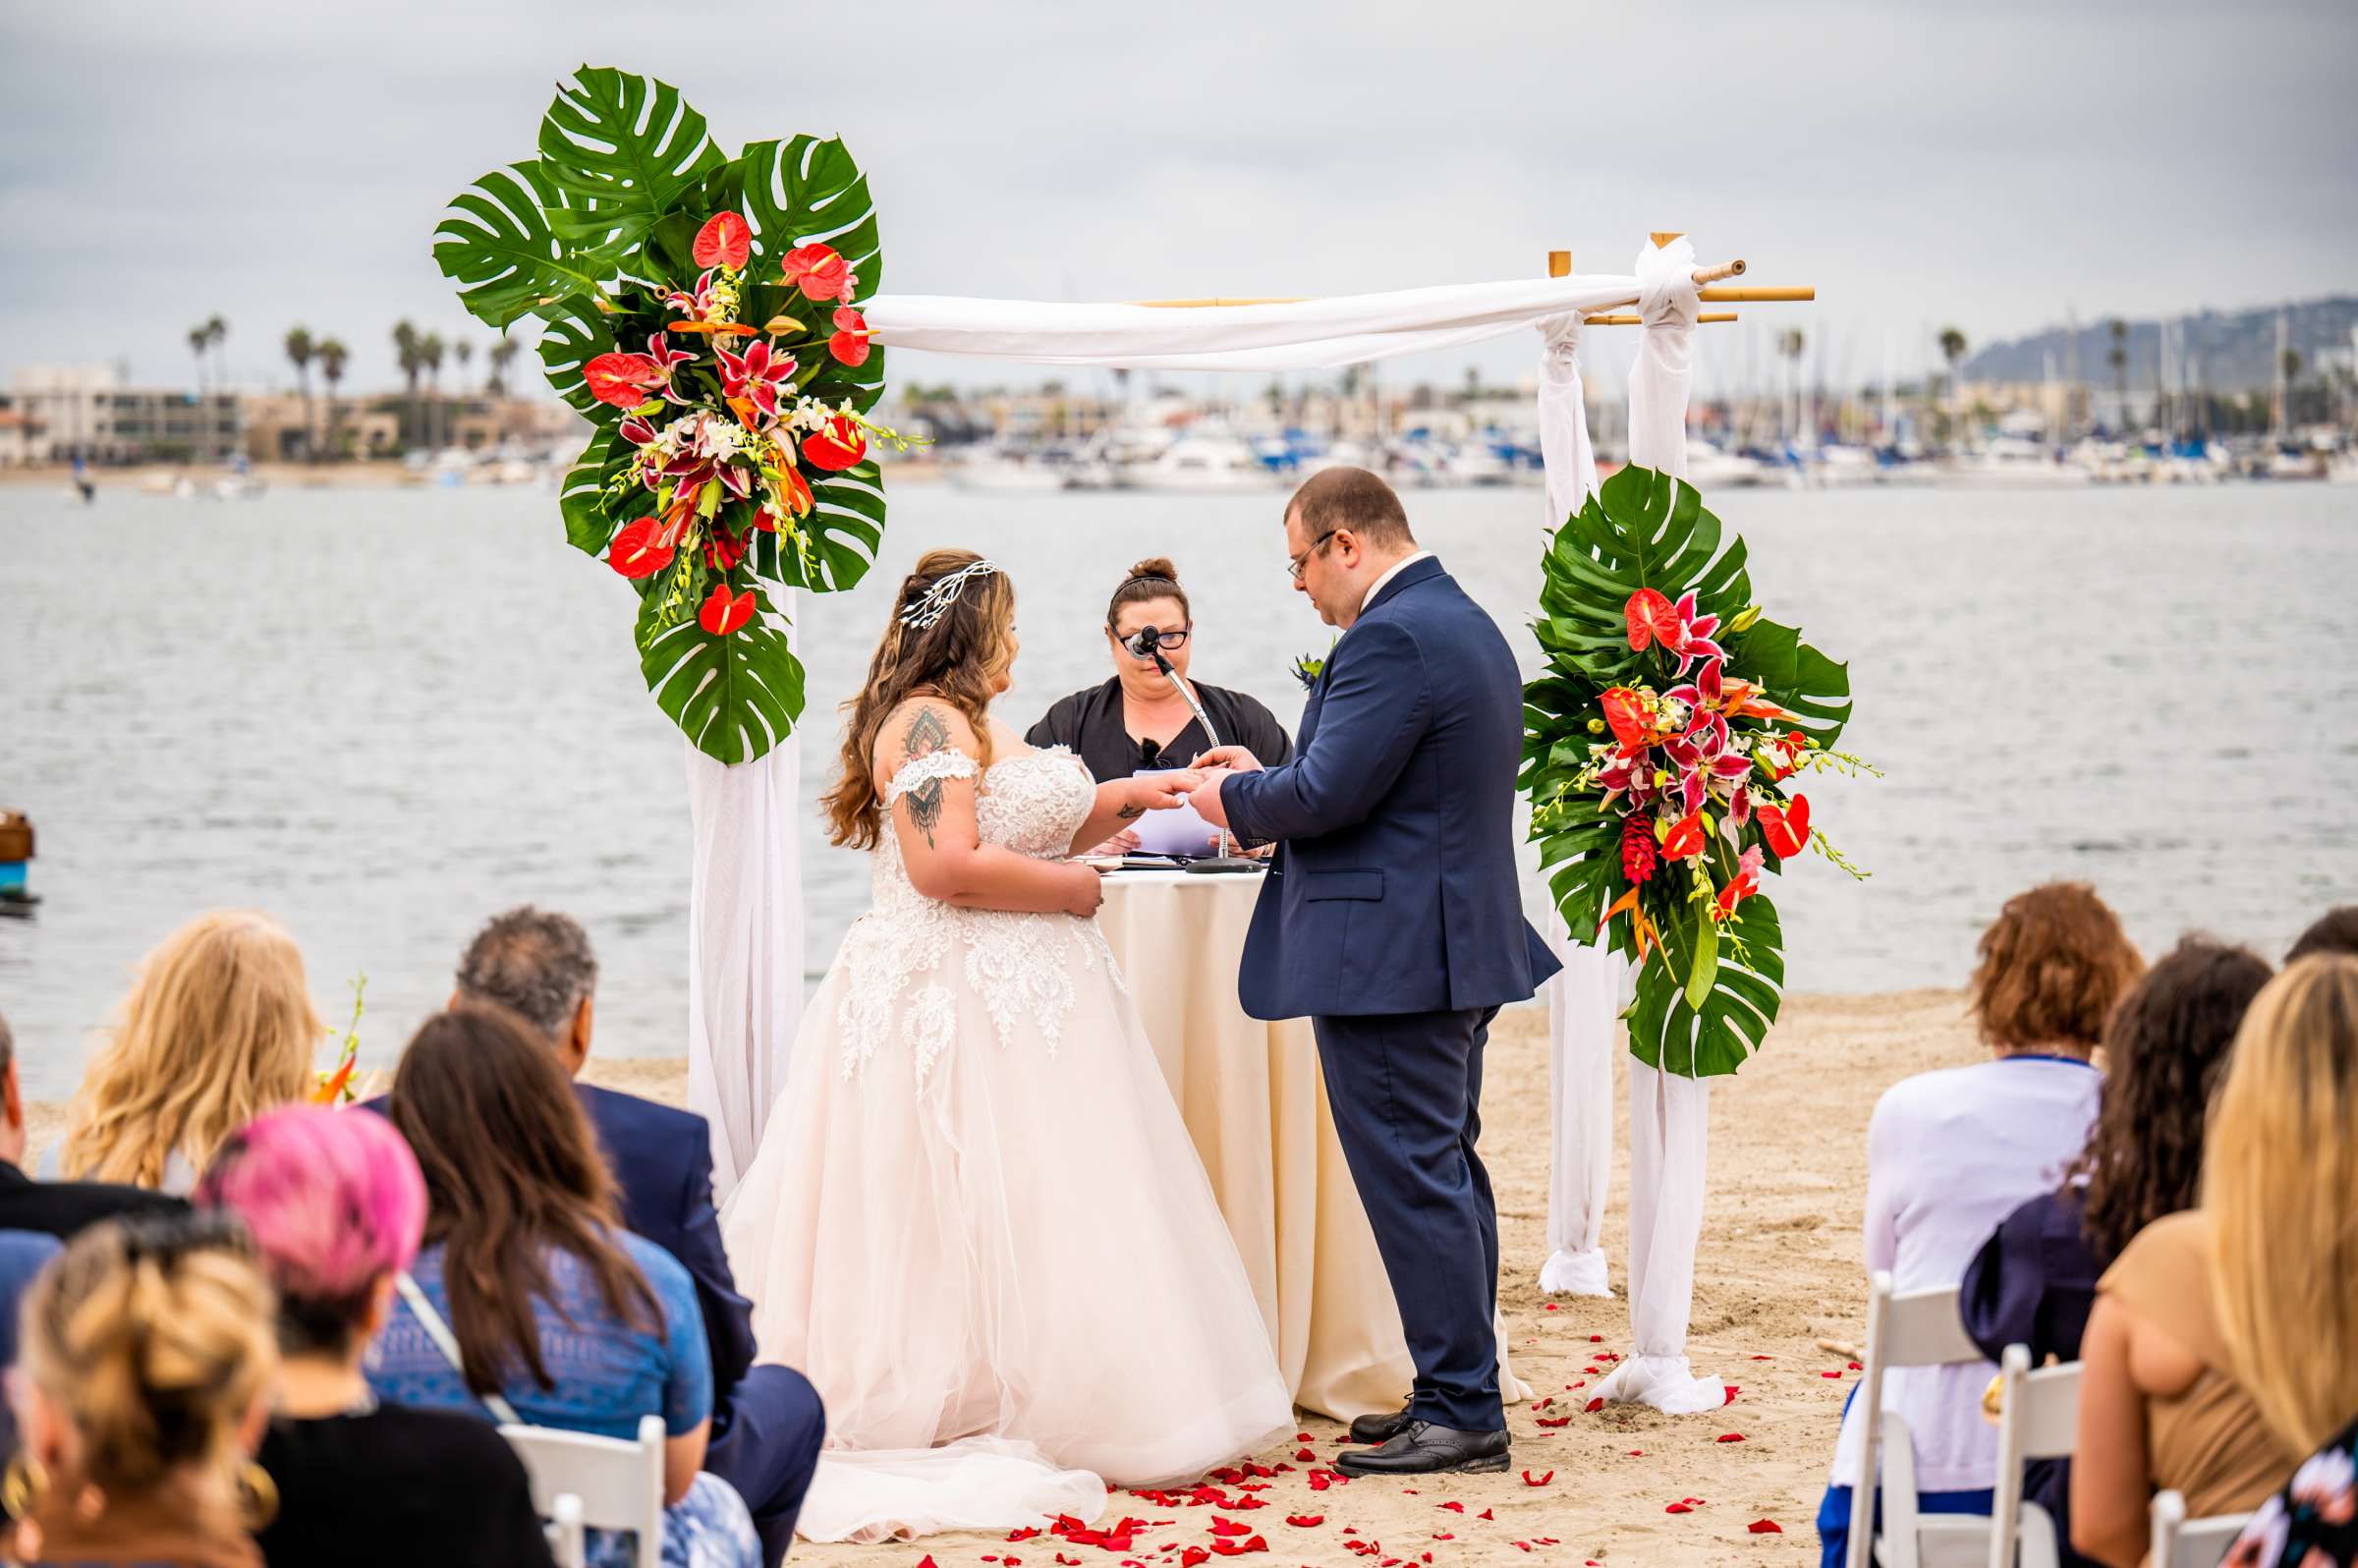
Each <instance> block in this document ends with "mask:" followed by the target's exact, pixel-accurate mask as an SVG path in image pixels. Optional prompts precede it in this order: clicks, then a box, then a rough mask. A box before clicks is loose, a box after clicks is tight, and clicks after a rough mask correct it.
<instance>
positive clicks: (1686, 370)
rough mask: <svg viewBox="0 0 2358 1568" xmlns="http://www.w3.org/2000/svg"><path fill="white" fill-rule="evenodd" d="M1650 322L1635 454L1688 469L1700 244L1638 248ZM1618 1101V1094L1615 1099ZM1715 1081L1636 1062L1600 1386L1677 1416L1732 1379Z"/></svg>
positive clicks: (1648, 462) (1634, 406)
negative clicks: (1715, 1227) (1696, 1315)
mask: <svg viewBox="0 0 2358 1568" xmlns="http://www.w3.org/2000/svg"><path fill="white" fill-rule="evenodd" d="M1637 271H1638V313H1639V314H1640V315H1641V316H1642V317H1644V318H1645V323H1646V325H1645V331H1644V336H1643V337H1642V339H1641V340H1640V342H1639V345H1638V362H1637V364H1636V365H1635V366H1634V367H1633V368H1632V369H1631V371H1630V376H1629V460H1630V462H1632V463H1634V464H1637V465H1638V466H1640V467H1641V468H1650V469H1655V470H1657V471H1659V472H1662V473H1666V474H1672V475H1676V476H1679V477H1681V478H1684V477H1685V476H1686V473H1687V397H1688V392H1689V389H1690V382H1691V380H1692V370H1693V365H1694V355H1695V342H1694V339H1695V316H1696V312H1697V310H1698V308H1699V307H1700V304H1701V302H1700V301H1699V300H1698V298H1697V293H1696V288H1695V278H1694V272H1695V248H1694V246H1693V245H1692V244H1690V243H1689V242H1688V241H1686V240H1684V239H1679V240H1674V241H1672V242H1671V243H1670V244H1669V245H1667V246H1664V247H1662V248H1660V249H1658V250H1657V249H1656V248H1655V247H1654V246H1651V245H1649V246H1648V247H1647V248H1646V249H1645V250H1643V251H1641V252H1638V266H1637ZM1608 1097H1609V1096H1608ZM1710 1113H1711V1080H1710V1079H1708V1078H1685V1077H1681V1076H1679V1075H1677V1074H1673V1073H1663V1072H1657V1071H1656V1070H1655V1069H1654V1068H1651V1067H1648V1066H1647V1065H1646V1064H1645V1063H1643V1062H1640V1061H1637V1060H1636V1059H1634V1058H1633V1059H1632V1060H1631V1062H1630V1064H1629V1325H1630V1357H1629V1359H1628V1360H1627V1361H1625V1362H1623V1363H1621V1365H1620V1366H1618V1367H1616V1368H1614V1369H1613V1371H1612V1372H1611V1374H1610V1375H1609V1376H1607V1377H1606V1378H1605V1379H1604V1380H1603V1381H1602V1382H1600V1383H1599V1384H1598V1385H1597V1387H1596V1390H1595V1392H1596V1396H1597V1397H1598V1398H1600V1399H1607V1400H1617V1401H1622V1402H1625V1403H1630V1404H1642V1405H1652V1406H1653V1407H1654V1408H1655V1409H1656V1410H1661V1411H1667V1412H1669V1413H1670V1414H1672V1415H1687V1414H1692V1413H1694V1412H1696V1411H1704V1410H1717V1409H1718V1408H1719V1407H1720V1406H1721V1405H1723V1404H1725V1403H1726V1402H1727V1388H1726V1385H1725V1384H1723V1383H1722V1382H1720V1380H1719V1379H1718V1378H1716V1377H1698V1376H1697V1375H1695V1373H1694V1372H1693V1370H1692V1369H1691V1368H1689V1366H1688V1365H1687V1318H1688V1315H1689V1311H1690V1309H1691V1308H1692V1306H1693V1303H1694V1294H1695V1251H1696V1248H1697V1246H1698V1244H1699V1243H1700V1242H1701V1239H1702V1235H1703V1191H1704V1159H1705V1154H1706V1152H1707V1148H1706V1135H1707V1134H1708V1132H1709V1131H1710Z"/></svg>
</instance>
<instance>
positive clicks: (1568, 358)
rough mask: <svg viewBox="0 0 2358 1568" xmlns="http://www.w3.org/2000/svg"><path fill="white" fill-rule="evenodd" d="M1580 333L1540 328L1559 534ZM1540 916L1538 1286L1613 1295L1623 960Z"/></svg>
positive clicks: (1573, 479) (1590, 464)
mask: <svg viewBox="0 0 2358 1568" xmlns="http://www.w3.org/2000/svg"><path fill="white" fill-rule="evenodd" d="M1580 327H1581V318H1580V316H1579V315H1578V314H1577V313H1574V314H1569V315H1557V316H1549V317H1548V318H1547V319H1546V320H1544V321H1543V322H1541V323H1540V338H1541V348H1540V456H1541V458H1542V459H1543V460H1544V462H1545V464H1546V468H1547V527H1548V529H1549V530H1551V531H1552V530H1554V529H1557V528H1560V527H1562V526H1563V522H1564V520H1565V519H1566V518H1568V517H1570V516H1571V515H1572V514H1573V513H1574V512H1577V511H1579V510H1580V507H1581V503H1582V502H1583V501H1585V500H1586V499H1587V498H1588V496H1589V495H1590V494H1591V493H1592V492H1593V491H1594V490H1595V489H1596V488H1597V451H1596V448H1595V447H1594V446H1592V445H1591V444H1590V441H1589V416H1588V408H1587V402H1586V398H1587V394H1586V391H1585V389H1584V388H1583V387H1582V386H1581V381H1580ZM1541 918H1542V920H1543V921H1544V924H1543V926H1542V927H1541V928H1542V929H1543V930H1544V931H1545V932H1546V935H1547V945H1548V946H1549V947H1551V948H1552V949H1554V952H1555V956H1556V957H1557V958H1558V959H1560V960H1562V962H1563V966H1564V968H1563V972H1562V973H1561V974H1559V975H1557V976H1556V977H1555V979H1553V980H1549V981H1548V982H1547V984H1546V985H1545V987H1544V992H1545V995H1546V997H1547V1093H1548V1102H1549V1109H1550V1111H1551V1113H1552V1115H1551V1117H1550V1122H1549V1125H1550V1126H1551V1127H1552V1128H1553V1129H1554V1133H1555V1143H1554V1147H1553V1148H1552V1149H1551V1150H1550V1152H1549V1157H1548V1171H1547V1261H1546V1262H1545V1263H1544V1265H1543V1266H1542V1267H1541V1269H1540V1289H1542V1290H1544V1291H1545V1292H1547V1293H1548V1294H1549V1295H1572V1296H1609V1295H1611V1294H1612V1293H1613V1292H1612V1286H1611V1284H1610V1283H1609V1282H1608V1280H1607V1278H1606V1274H1605V1265H1604V1248H1603V1246H1602V1245H1601V1241H1602V1237H1603V1234H1604V1201H1605V1192H1606V1188H1607V1186H1608V1185H1609V1183H1610V1182H1611V1179H1612V1168H1613V1015H1614V1014H1615V1013H1616V1012H1618V1011H1619V1010H1620V1005H1621V968H1622V966H1621V959H1620V955H1618V954H1616V953H1612V952H1608V951H1606V950H1605V949H1604V948H1601V947H1593V946H1588V945H1585V944H1582V943H1575V942H1574V941H1573V940H1572V939H1571V934H1570V933H1569V932H1568V931H1566V930H1565V928H1564V918H1563V916H1561V915H1560V914H1558V913H1557V912H1556V910H1555V907H1554V905H1553V904H1552V903H1550V904H1549V905H1548V907H1547V910H1546V913H1545V914H1544V916H1542V917H1541ZM1581 934H1582V935H1583V936H1584V937H1585V936H1587V935H1589V934H1590V933H1588V932H1586V931H1584V932H1582V933H1581Z"/></svg>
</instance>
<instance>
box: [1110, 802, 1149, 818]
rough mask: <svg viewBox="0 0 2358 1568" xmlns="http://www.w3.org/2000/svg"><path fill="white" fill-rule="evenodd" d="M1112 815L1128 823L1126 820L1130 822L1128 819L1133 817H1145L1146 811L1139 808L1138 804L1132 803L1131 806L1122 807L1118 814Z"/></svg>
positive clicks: (1143, 808) (1141, 807)
mask: <svg viewBox="0 0 2358 1568" xmlns="http://www.w3.org/2000/svg"><path fill="white" fill-rule="evenodd" d="M1113 814H1114V815H1115V816H1118V817H1120V818H1121V819H1122V820H1123V821H1125V822H1127V821H1128V820H1130V818H1132V817H1133V816H1144V815H1146V814H1147V809H1146V808H1145V807H1143V806H1140V805H1138V804H1136V803H1135V802H1134V803H1132V804H1131V805H1128V806H1125V807H1123V808H1122V809H1121V810H1120V811H1118V812H1114V813H1113Z"/></svg>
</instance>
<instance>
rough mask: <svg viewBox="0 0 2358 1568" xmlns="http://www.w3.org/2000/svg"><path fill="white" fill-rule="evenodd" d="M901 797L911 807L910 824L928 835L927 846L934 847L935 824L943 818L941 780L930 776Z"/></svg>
mask: <svg viewBox="0 0 2358 1568" xmlns="http://www.w3.org/2000/svg"><path fill="white" fill-rule="evenodd" d="M901 799H902V801H903V802H905V803H906V804H907V805H908V808H909V825H910V826H911V827H914V828H916V829H917V830H918V831H919V832H921V833H923V834H925V835H926V848H927V849H931V848H933V824H934V823H936V822H938V821H940V820H941V780H939V779H937V778H929V779H927V780H926V781H925V782H924V783H923V784H920V785H919V786H918V787H917V788H915V789H913V790H911V791H910V792H909V793H908V794H906V795H904V796H902V797H901Z"/></svg>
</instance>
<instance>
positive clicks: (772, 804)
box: [688, 589, 803, 1201]
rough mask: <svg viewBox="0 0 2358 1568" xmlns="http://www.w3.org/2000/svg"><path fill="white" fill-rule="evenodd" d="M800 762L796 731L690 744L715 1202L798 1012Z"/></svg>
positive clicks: (748, 1160)
mask: <svg viewBox="0 0 2358 1568" xmlns="http://www.w3.org/2000/svg"><path fill="white" fill-rule="evenodd" d="M774 591H775V593H776V596H777V599H778V608H779V610H780V612H781V613H783V614H786V615H791V614H792V613H793V609H794V595H793V593H792V592H791V591H789V590H786V589H776V590H774ZM801 760H802V749H801V747H799V746H798V745H797V744H796V743H795V741H794V740H792V739H789V740H788V741H787V742H786V743H785V744H784V745H782V746H777V747H773V748H772V749H771V750H770V752H769V753H768V755H767V756H761V757H758V758H756V759H755V760H753V761H751V762H740V763H736V764H734V765H732V764H730V763H726V762H718V761H714V760H713V759H712V758H711V757H709V756H705V755H704V754H703V753H702V752H700V751H698V750H697V749H696V748H695V747H694V746H693V745H691V746H689V747H688V819H689V824H690V832H691V835H692V840H693V845H694V850H693V858H692V860H691V863H690V873H689V882H688V1108H689V1109H690V1110H693V1111H695V1112H697V1113H698V1114H699V1115H701V1116H702V1117H703V1118H704V1119H705V1121H706V1122H708V1123H709V1124H710V1126H711V1133H712V1186H713V1195H714V1198H715V1200H716V1201H719V1200H725V1199H726V1198H727V1197H728V1195H729V1193H730V1191H731V1190H732V1189H733V1188H735V1187H736V1185H737V1178H738V1177H740V1176H742V1175H744V1174H745V1171H746V1168H747V1167H748V1166H750V1165H752V1164H753V1162H754V1151H755V1150H756V1149H758V1148H760V1147H761V1129H762V1127H763V1125H764V1124H765V1123H767V1121H768V1120H769V1106H770V1101H771V1100H773V1099H775V1098H776V1097H777V1093H778V1091H779V1089H780V1088H782V1087H783V1086H784V1085H785V1082H786V1064H787V1061H788V1060H789V1059H790V1058H791V1057H792V1055H793V1053H794V1035H795V1028H796V1026H797V1025H798V1024H799V1023H800V1022H801V1020H802V1016H803V848H802V833H801V826H800V821H799V818H798V811H799V806H798V803H797V801H796V794H797V792H798V786H799V785H800V783H801V779H802V768H801Z"/></svg>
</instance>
